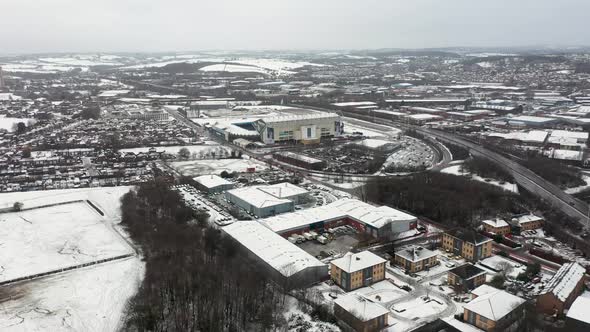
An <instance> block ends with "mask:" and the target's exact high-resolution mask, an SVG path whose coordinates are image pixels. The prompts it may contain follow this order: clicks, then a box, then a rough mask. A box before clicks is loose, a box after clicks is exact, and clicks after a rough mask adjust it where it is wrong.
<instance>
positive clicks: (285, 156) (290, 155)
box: [273, 151, 326, 170]
mask: <svg viewBox="0 0 590 332" xmlns="http://www.w3.org/2000/svg"><path fill="white" fill-rule="evenodd" d="M273 157H274V158H275V159H277V160H280V161H282V162H286V163H289V164H291V165H295V166H298V167H303V168H307V169H314V170H321V169H322V168H324V167H326V162H325V161H323V160H321V159H317V158H313V157H310V156H306V155H303V154H300V153H294V152H291V151H280V152H276V153H275V154H274V155H273Z"/></svg>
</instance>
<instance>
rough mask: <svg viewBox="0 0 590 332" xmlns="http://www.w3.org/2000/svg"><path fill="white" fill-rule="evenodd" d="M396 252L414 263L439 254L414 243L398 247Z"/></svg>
mask: <svg viewBox="0 0 590 332" xmlns="http://www.w3.org/2000/svg"><path fill="white" fill-rule="evenodd" d="M395 254H396V255H398V256H401V257H403V258H405V259H406V260H409V261H410V262H413V263H415V262H419V261H421V260H425V259H428V258H431V257H436V256H437V253H436V252H434V251H431V250H428V249H426V248H423V247H420V246H414V245H409V246H407V247H403V248H400V249H397V250H396V251H395Z"/></svg>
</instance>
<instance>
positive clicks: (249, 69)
mask: <svg viewBox="0 0 590 332" xmlns="http://www.w3.org/2000/svg"><path fill="white" fill-rule="evenodd" d="M199 70H200V71H205V72H210V71H225V72H228V73H260V74H265V75H268V74H270V71H269V70H267V69H264V68H260V67H254V66H245V65H232V64H225V63H218V64H214V65H209V66H205V67H203V68H201V69H199ZM283 73H284V74H293V73H294V72H288V71H283Z"/></svg>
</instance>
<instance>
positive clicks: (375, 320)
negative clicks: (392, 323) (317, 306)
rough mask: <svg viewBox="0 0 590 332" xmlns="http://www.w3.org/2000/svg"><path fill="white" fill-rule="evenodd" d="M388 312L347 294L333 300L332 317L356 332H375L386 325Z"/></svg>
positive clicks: (376, 305) (354, 295) (366, 300)
mask: <svg viewBox="0 0 590 332" xmlns="http://www.w3.org/2000/svg"><path fill="white" fill-rule="evenodd" d="M388 315H389V310H387V309H386V308H384V307H383V306H381V305H380V304H378V303H375V302H373V301H372V300H370V299H368V298H366V297H364V296H362V295H360V294H354V293H353V294H347V295H343V296H340V297H339V298H337V299H336V300H334V316H336V318H337V319H339V320H341V321H343V322H344V323H346V324H347V325H348V326H350V327H351V328H352V329H353V330H355V331H357V332H377V331H381V330H382V329H383V328H385V327H386V326H387V325H388V322H387V317H388Z"/></svg>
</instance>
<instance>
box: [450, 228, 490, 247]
mask: <svg viewBox="0 0 590 332" xmlns="http://www.w3.org/2000/svg"><path fill="white" fill-rule="evenodd" d="M445 233H446V234H448V235H450V236H452V237H455V238H458V239H460V240H463V241H465V242H469V243H473V244H475V245H480V244H483V243H486V242H490V241H492V239H490V238H488V237H486V236H483V235H481V234H479V233H477V232H475V231H473V230H470V229H461V228H455V229H451V230H448V231H446V232H445Z"/></svg>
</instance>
